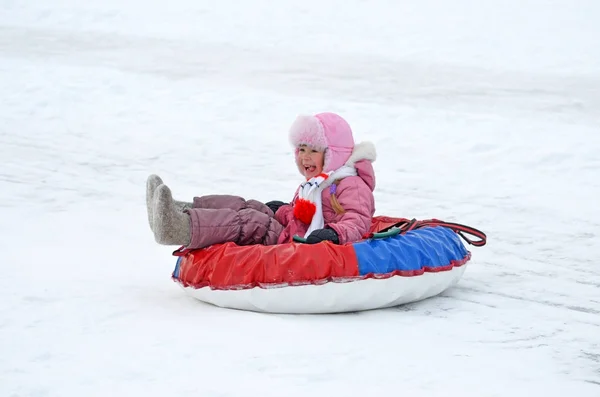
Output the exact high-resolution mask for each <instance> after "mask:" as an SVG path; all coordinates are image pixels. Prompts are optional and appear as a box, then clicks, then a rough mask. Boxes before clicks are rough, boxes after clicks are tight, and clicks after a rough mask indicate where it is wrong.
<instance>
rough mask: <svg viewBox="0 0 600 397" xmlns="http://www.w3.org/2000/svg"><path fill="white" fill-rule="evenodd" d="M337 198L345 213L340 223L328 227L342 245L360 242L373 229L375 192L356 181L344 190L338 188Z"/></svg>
mask: <svg viewBox="0 0 600 397" xmlns="http://www.w3.org/2000/svg"><path fill="white" fill-rule="evenodd" d="M340 186H341V185H340ZM336 197H337V199H338V201H339V203H340V204H341V206H342V207H343V208H344V211H345V213H344V214H343V215H342V217H341V218H340V220H339V221H338V222H335V223H330V224H329V225H327V226H329V227H330V228H332V229H333V230H335V232H336V233H337V234H338V236H339V240H340V244H345V243H347V242H353V241H358V240H360V239H361V238H362V236H363V235H365V234H366V233H367V232H368V231H369V229H370V228H371V221H372V218H373V213H374V212H375V199H374V198H373V192H372V191H371V189H369V187H368V186H367V185H366V184H365V183H364V182H362V181H360V180H358V179H355V180H354V181H353V182H352V183H350V184H348V185H346V186H344V188H343V189H340V188H339V187H338V190H337V193H336Z"/></svg>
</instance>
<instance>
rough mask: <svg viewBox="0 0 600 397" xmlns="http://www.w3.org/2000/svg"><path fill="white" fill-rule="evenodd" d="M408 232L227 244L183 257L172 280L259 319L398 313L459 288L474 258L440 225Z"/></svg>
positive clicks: (388, 221) (385, 225)
mask: <svg viewBox="0 0 600 397" xmlns="http://www.w3.org/2000/svg"><path fill="white" fill-rule="evenodd" d="M407 224H408V222H407V220H406V219H404V218H389V217H376V218H374V220H373V225H372V227H371V233H370V235H369V237H367V238H365V239H363V240H361V241H359V242H355V243H351V244H346V245H335V244H331V243H329V242H323V243H319V244H313V245H310V244H299V243H296V242H294V243H289V244H281V245H275V246H263V245H252V246H238V245H236V244H234V243H225V244H217V245H213V246H210V247H207V248H204V249H198V250H184V251H176V252H175V253H174V255H176V256H178V259H177V263H176V266H175V270H174V271H173V274H172V278H173V280H174V281H176V282H178V283H179V284H180V285H181V286H182V287H183V288H184V290H185V291H186V292H187V293H189V294H190V295H191V296H193V297H194V298H196V299H199V300H200V301H203V302H207V303H210V304H213V305H216V306H220V307H226V308H233V309H242V310H250V311H257V312H269V313H339V312H352V311H361V310H371V309H378V308H385V307H391V306H397V305H401V304H405V303H409V302H414V301H418V300H421V299H426V298H429V297H432V296H434V295H438V294H440V293H441V292H443V291H445V290H446V289H448V288H450V287H452V286H453V285H455V284H456V283H457V282H458V280H459V279H460V278H461V276H462V275H463V273H464V271H465V268H466V266H465V265H466V263H467V262H468V261H469V260H470V258H471V253H470V251H468V250H467V249H466V248H465V246H464V245H463V243H462V242H461V241H460V239H459V235H460V236H462V237H463V238H464V235H462V234H461V233H460V231H457V230H453V229H452V228H449V227H444V226H439V225H437V224H434V225H433V226H427V224H421V225H420V228H415V229H412V230H411V228H410V227H409V228H408V229H409V230H402V228H401V227H396V226H395V225H405V226H406V225H407ZM453 225H454V224H453ZM413 226H414V220H413ZM461 226H462V225H461ZM380 230H384V232H383V233H380V232H378V231H380ZM473 230H474V229H473ZM463 231H464V230H463ZM482 235H483V233H482ZM483 236H485V235H483ZM467 241H468V240H467ZM483 244H485V241H483ZM483 244H479V245H480V246H481V245H483Z"/></svg>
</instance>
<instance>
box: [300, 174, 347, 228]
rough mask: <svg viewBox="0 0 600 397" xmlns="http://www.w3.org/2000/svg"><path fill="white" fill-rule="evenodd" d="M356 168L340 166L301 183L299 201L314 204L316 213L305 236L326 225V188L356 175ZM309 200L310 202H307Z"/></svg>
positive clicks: (303, 203) (304, 203)
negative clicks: (324, 211) (324, 195)
mask: <svg viewBox="0 0 600 397" xmlns="http://www.w3.org/2000/svg"><path fill="white" fill-rule="evenodd" d="M356 175H357V173H356V168H354V167H352V166H348V165H344V166H342V167H341V168H338V169H337V170H335V171H330V172H328V173H326V174H325V173H321V174H319V175H317V176H315V177H312V178H310V179H309V180H308V181H306V182H303V183H302V184H300V189H299V191H298V200H297V203H296V205H297V204H298V202H301V203H302V204H300V205H304V206H306V205H308V206H311V205H310V204H309V203H312V206H314V207H315V208H314V211H315V212H314V215H313V216H312V221H311V222H310V226H309V228H308V230H307V231H306V234H305V235H304V238H307V237H308V236H309V235H310V234H311V233H312V232H313V231H314V230H316V229H322V228H323V226H324V225H325V220H324V218H323V206H322V192H323V190H324V189H325V188H327V187H328V186H330V185H331V184H332V183H333V182H334V181H335V180H337V179H343V178H346V177H348V176H356ZM307 201H308V202H309V203H307Z"/></svg>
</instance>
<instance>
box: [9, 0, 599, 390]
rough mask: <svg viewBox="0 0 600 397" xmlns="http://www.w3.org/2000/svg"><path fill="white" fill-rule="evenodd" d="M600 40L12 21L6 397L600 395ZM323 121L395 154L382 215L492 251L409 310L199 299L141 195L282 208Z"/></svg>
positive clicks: (200, 19) (593, 19) (386, 13)
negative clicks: (303, 151) (476, 240)
mask: <svg viewBox="0 0 600 397" xmlns="http://www.w3.org/2000/svg"><path fill="white" fill-rule="evenodd" d="M122 3H125V4H122ZM43 4H48V5H43ZM50 4H51V5H50ZM599 20H600V4H599V3H598V2H597V1H595V0H588V1H583V0H581V1H576V0H555V1H550V0H547V1H542V0H537V1H536V0H519V1H517V0H505V1H502V2H500V1H493V0H480V1H468V0H453V1H451V2H449V1H444V0H437V1H435V0H427V1H404V2H398V1H390V0H371V1H369V2H367V1H359V0H352V1H341V0H339V1H334V0H320V1H318V2H317V1H315V0H308V1H307V0H304V1H286V2H283V1H281V2H275V1H271V2H267V1H247V2H235V1H231V0H228V1H226V0H221V1H219V2H216V1H192V0H171V1H169V2H154V1H147V0H145V1H141V0H129V1H126V2H124V1H122V0H118V1H117V0H110V1H106V0H105V1H100V0H96V1H93V0H90V1H84V2H80V1H77V0H58V1H53V2H51V3H48V2H34V1H19V0H4V1H1V2H0V159H1V162H0V164H1V166H0V237H1V239H0V269H1V272H2V273H1V274H2V277H0V395H1V396H10V397H17V396H18V397H24V396H32V397H33V396H36V397H37V396H40V397H42V396H44V397H45V396H51V397H54V396H57V397H58V396H61V397H68V396H84V395H85V396H107V395H116V396H144V397H151V396H182V397H183V396H198V395H202V396H242V395H257V396H282V395H285V396H308V395H313V396H335V395H344V396H366V395H377V396H379V395H381V396H392V395H411V396H452V395H462V396H511V397H514V396H564V395H577V396H599V395H600V246H599V244H598V241H599V240H598V235H599V232H598V230H599V228H600V210H599V209H598V204H597V203H598V199H599V197H600V177H599V175H600V135H599V134H598V132H599V129H600V51H597V47H598V42H599V40H600V25H599V24H598V21H599ZM325 110H330V111H337V112H340V113H341V114H343V115H344V116H346V117H347V119H348V120H349V121H350V123H351V124H352V125H353V127H354V129H355V131H356V136H357V139H358V140H363V139H369V140H372V141H373V142H375V143H376V145H377V147H378V154H379V158H378V160H377V162H376V163H375V167H376V171H377V177H378V181H377V182H378V187H377V192H376V199H377V213H378V214H387V215H397V216H405V217H416V218H421V219H423V218H431V217H436V218H440V219H445V220H448V221H457V222H461V223H465V224H468V225H471V226H474V227H477V228H479V229H482V230H483V231H485V232H486V233H487V234H488V245H487V246H486V247H484V248H480V249H478V248H474V249H472V252H473V260H472V262H470V264H469V267H468V268H467V272H466V273H465V275H464V277H463V279H462V280H461V281H460V283H459V284H458V285H457V286H456V287H455V288H453V289H451V290H449V291H447V292H446V293H444V294H443V295H442V296H439V297H436V298H432V299H429V300H426V301H422V302H418V303H414V304H410V305H406V306H403V307H398V308H394V309H388V310H380V311H371V312H364V313H356V314H346V315H320V316H310V315H307V316H293V315H265V314H256V313H249V312H241V311H233V310H226V309H219V308H216V307H212V306H209V305H205V304H202V303H200V302H197V301H194V300H192V299H190V298H189V297H188V296H186V295H185V294H184V293H183V291H181V289H180V288H179V287H178V286H177V285H176V284H175V283H173V282H172V281H171V279H170V274H171V271H172V269H173V266H174V263H175V261H174V258H173V257H172V256H171V252H172V248H173V247H161V246H158V245H156V244H155V243H154V240H153V236H152V234H151V232H150V229H149V228H148V225H147V220H146V213H145V203H144V200H145V198H144V193H145V191H144V184H145V178H146V176H147V175H148V174H150V173H158V174H160V175H162V176H163V177H164V179H165V180H166V182H167V183H168V184H169V185H170V186H171V187H172V188H173V190H174V192H175V195H176V197H177V198H181V199H184V198H191V197H192V196H193V195H201V194H207V193H236V194H240V195H242V196H245V197H248V198H256V199H259V200H272V199H281V200H287V199H289V198H291V194H292V193H293V190H294V188H295V187H296V186H297V184H298V183H299V175H298V174H297V171H296V169H295V166H294V165H293V161H292V156H291V150H290V148H289V147H288V143H287V140H286V129H287V128H288V127H289V125H290V123H291V122H292V121H293V119H294V118H295V116H296V115H297V114H298V113H311V112H319V111H325ZM213 179H215V180H214V181H213ZM274 181H278V182H274ZM595 203H596V204H595Z"/></svg>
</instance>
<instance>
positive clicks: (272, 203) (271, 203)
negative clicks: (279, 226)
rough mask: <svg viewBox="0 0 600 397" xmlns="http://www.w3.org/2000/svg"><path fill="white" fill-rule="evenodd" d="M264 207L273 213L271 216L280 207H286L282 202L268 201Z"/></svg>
mask: <svg viewBox="0 0 600 397" xmlns="http://www.w3.org/2000/svg"><path fill="white" fill-rule="evenodd" d="M265 205H266V206H267V207H269V209H270V210H271V211H273V214H275V213H276V212H277V210H278V209H279V208H280V207H281V206H282V205H286V203H284V202H283V201H277V200H275V201H269V202H268V203H265Z"/></svg>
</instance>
